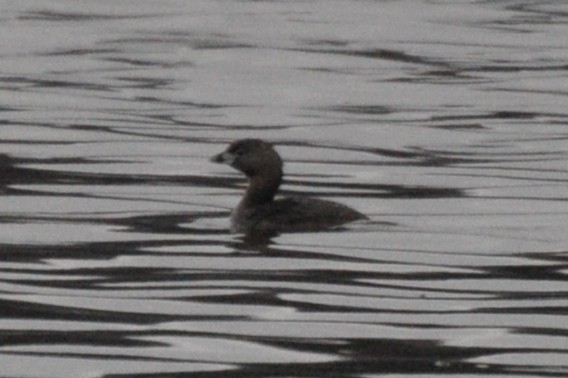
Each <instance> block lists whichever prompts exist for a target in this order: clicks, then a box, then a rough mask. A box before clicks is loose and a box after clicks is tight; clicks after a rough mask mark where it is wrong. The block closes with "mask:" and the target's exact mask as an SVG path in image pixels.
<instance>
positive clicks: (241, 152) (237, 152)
mask: <svg viewBox="0 0 568 378" xmlns="http://www.w3.org/2000/svg"><path fill="white" fill-rule="evenodd" d="M244 154H245V152H244V151H243V150H237V151H235V156H243V155H244Z"/></svg>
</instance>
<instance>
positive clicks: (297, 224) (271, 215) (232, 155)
mask: <svg viewBox="0 0 568 378" xmlns="http://www.w3.org/2000/svg"><path fill="white" fill-rule="evenodd" d="M211 161H212V162H214V163H222V164H227V165H229V166H230V167H232V168H234V169H236V170H238V171H240V172H242V173H243V174H244V175H245V176H246V177H247V180H248V185H247V188H246V190H245V193H244V195H243V197H242V199H241V201H240V202H239V204H238V205H237V206H236V207H235V209H234V210H233V211H232V212H231V218H230V220H231V232H234V233H245V234H249V233H255V232H256V233H262V234H267V233H284V232H313V231H323V230H327V229H331V228H334V227H337V226H340V225H343V224H346V223H350V222H354V221H358V220H364V219H368V218H367V216H365V215H363V214H361V213H360V212H358V211H356V210H354V209H352V208H350V207H348V206H345V205H342V204H340V203H337V202H332V201H328V200H322V199H318V198H313V197H304V196H290V197H282V198H277V197H276V195H277V194H278V189H279V188H280V184H281V183H282V177H283V161H282V158H281V157H280V155H279V154H278V152H276V150H275V149H274V146H273V145H272V144H271V143H269V142H266V141H264V140H261V139H255V138H247V139H240V140H237V141H234V142H233V143H231V144H230V145H229V146H228V147H227V148H226V150H225V151H223V152H221V153H219V154H217V155H215V156H213V157H211Z"/></svg>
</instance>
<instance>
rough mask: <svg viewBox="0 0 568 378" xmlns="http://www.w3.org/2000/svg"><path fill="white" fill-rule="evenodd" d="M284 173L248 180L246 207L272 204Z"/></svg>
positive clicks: (254, 177) (244, 201) (244, 202)
mask: <svg viewBox="0 0 568 378" xmlns="http://www.w3.org/2000/svg"><path fill="white" fill-rule="evenodd" d="M281 183H282V171H281V170H280V171H278V172H275V173H274V174H265V175H262V176H259V175H255V176H251V177H249V178H248V187H247V190H246V192H245V196H244V198H243V204H244V205H245V206H247V207H248V206H252V205H261V204H264V203H268V202H272V200H273V199H274V196H275V195H276V192H277V191H278V188H279V187H280V184H281Z"/></svg>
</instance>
